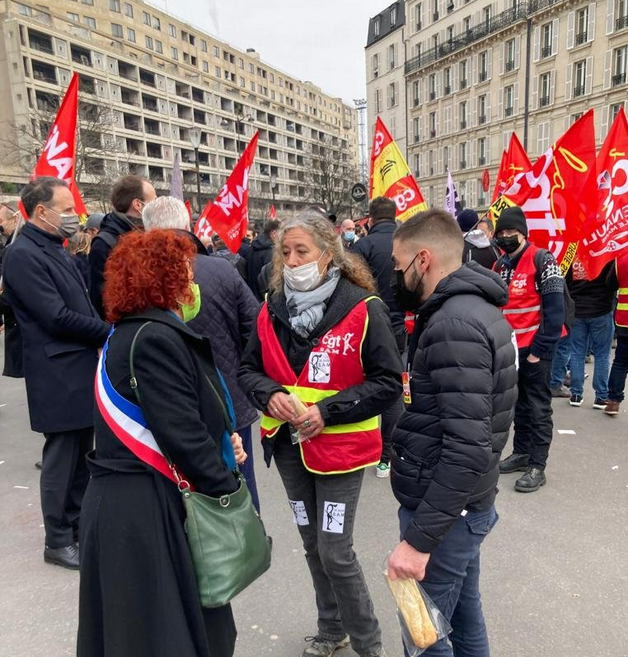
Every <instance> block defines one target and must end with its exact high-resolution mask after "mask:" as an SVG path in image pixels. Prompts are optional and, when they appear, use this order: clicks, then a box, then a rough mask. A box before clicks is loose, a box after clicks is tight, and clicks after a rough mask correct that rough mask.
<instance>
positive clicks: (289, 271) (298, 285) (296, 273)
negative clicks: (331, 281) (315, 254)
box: [283, 251, 325, 292]
mask: <svg viewBox="0 0 628 657" xmlns="http://www.w3.org/2000/svg"><path fill="white" fill-rule="evenodd" d="M324 253H325V251H323V253H321V255H320V258H319V259H318V260H315V261H314V262H308V263H307V264H306V265H301V266H300V267H288V265H284V266H283V277H284V280H285V281H286V283H287V285H288V287H291V288H292V289H293V290H297V291H298V292H309V291H310V290H313V289H314V288H315V287H318V285H319V284H320V282H321V279H322V278H323V274H321V273H320V272H319V271H318V263H319V261H320V259H321V258H322V257H323V254H324Z"/></svg>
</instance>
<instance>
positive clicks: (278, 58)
mask: <svg viewBox="0 0 628 657" xmlns="http://www.w3.org/2000/svg"><path fill="white" fill-rule="evenodd" d="M150 2H151V4H153V5H155V6H156V7H159V8H160V9H163V10H166V11H167V12H168V13H170V14H173V15H176V16H177V17H178V18H181V19H182V20H185V21H187V22H188V23H190V24H191V25H194V26H196V27H198V28H199V29H201V30H204V31H207V32H209V33H210V34H213V35H215V36H216V37H218V38H219V39H221V40H223V41H226V42H227V43H230V44H232V45H234V46H236V47H238V48H240V49H242V50H245V49H246V48H255V50H257V51H258V52H259V53H260V55H261V57H262V60H263V61H264V62H266V63H267V64H270V65H272V66H276V67H277V68H280V69H282V70H283V71H285V72H286V73H289V74H290V75H292V76H294V77H296V78H298V79H300V80H310V81H312V82H313V83H314V84H317V85H318V86H319V87H321V88H322V89H323V90H324V91H325V92H327V93H329V94H332V95H333V96H337V97H340V98H342V99H343V100H345V102H348V103H352V101H353V99H354V98H363V97H364V96H365V94H366V79H365V65H364V46H365V44H366V35H367V30H368V20H369V18H370V17H371V16H373V15H375V14H377V13H378V12H380V11H381V10H382V9H385V8H386V7H387V6H388V5H389V4H390V3H391V2H392V0H314V1H313V2H312V1H310V2H306V1H304V0H150Z"/></svg>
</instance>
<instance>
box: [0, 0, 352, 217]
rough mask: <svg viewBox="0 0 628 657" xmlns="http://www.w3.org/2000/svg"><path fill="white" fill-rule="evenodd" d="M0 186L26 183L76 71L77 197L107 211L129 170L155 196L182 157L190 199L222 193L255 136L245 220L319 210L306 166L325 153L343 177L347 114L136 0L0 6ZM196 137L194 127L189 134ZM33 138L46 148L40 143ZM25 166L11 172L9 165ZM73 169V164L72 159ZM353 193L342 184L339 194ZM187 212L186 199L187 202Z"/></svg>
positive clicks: (338, 104)
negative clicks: (116, 184)
mask: <svg viewBox="0 0 628 657" xmlns="http://www.w3.org/2000/svg"><path fill="white" fill-rule="evenodd" d="M0 18H1V19H2V29H1V30H0V84H2V92H3V93H2V99H1V100H0V126H1V130H2V133H3V134H4V135H5V136H6V138H5V139H2V138H0V182H1V183H2V185H3V186H4V188H5V191H6V189H7V188H9V187H11V185H12V184H13V186H18V185H19V184H21V183H23V182H24V181H25V180H26V179H27V177H28V171H29V170H30V169H31V168H32V166H33V164H34V161H35V159H34V157H35V155H36V153H32V151H33V150H34V149H33V145H34V146H35V150H36V148H40V147H41V145H40V141H41V143H42V144H43V139H45V134H46V132H47V130H48V127H49V124H50V117H51V116H54V113H55V111H56V108H57V107H58V104H59V98H60V96H61V95H62V94H63V91H64V90H65V88H66V87H67V85H68V83H69V81H70V78H71V75H72V73H73V72H74V71H76V72H77V73H78V74H79V79H80V83H79V89H80V91H79V94H80V96H79V98H80V108H79V118H80V126H81V130H80V131H79V133H80V134H79V143H78V151H79V155H78V157H77V166H79V165H80V171H79V175H80V180H79V186H80V187H81V189H82V190H83V193H84V195H86V196H87V198H88V199H89V198H98V192H99V188H102V190H100V191H102V195H103V202H104V200H105V198H106V197H107V195H108V191H109V189H110V187H111V184H112V183H113V181H114V180H115V179H116V178H117V177H118V176H120V175H123V174H125V173H127V172H130V173H136V174H138V175H142V176H146V177H147V178H148V179H149V180H150V181H151V182H152V183H153V184H154V185H155V187H156V188H157V189H158V190H159V191H160V192H162V193H165V192H166V191H167V190H168V189H169V187H170V179H171V173H172V166H173V161H174V158H175V156H176V155H178V156H179V158H180V161H181V168H182V172H183V180H184V188H185V191H186V196H188V197H189V198H191V199H195V200H196V202H197V203H198V200H199V199H197V198H196V196H197V193H196V192H197V170H196V152H195V148H194V145H193V141H194V137H195V135H194V132H198V130H200V136H199V139H200V144H198V145H197V149H196V150H197V152H198V165H199V174H200V187H201V195H202V202H203V203H204V202H205V201H206V200H207V199H208V198H209V197H210V196H212V195H214V194H215V193H216V192H217V191H218V189H219V188H220V187H221V186H222V184H224V181H225V179H226V177H227V176H228V175H229V173H230V171H231V170H232V169H233V167H234V165H235V163H236V161H237V158H238V157H239V154H241V153H242V152H243V151H244V148H245V147H246V144H247V143H248V141H249V140H250V138H251V137H252V136H253V133H254V132H255V130H257V129H258V130H259V133H260V134H259V147H258V152H257V156H256V159H255V168H254V170H253V172H252V176H251V186H250V205H251V215H252V217H253V218H262V217H263V216H265V213H266V212H267V210H268V206H269V203H270V202H274V203H275V205H276V207H277V209H278V210H279V212H280V214H281V212H284V213H290V212H293V211H295V210H298V209H299V208H300V207H302V206H303V205H306V204H309V203H313V202H317V200H318V199H317V198H316V196H317V193H316V189H315V185H316V184H317V183H316V180H315V178H316V176H313V175H312V168H313V162H314V163H315V162H316V160H317V158H321V157H323V155H324V154H331V155H333V157H334V158H335V159H336V160H337V161H338V162H340V164H341V171H342V172H343V173H346V177H347V179H348V180H352V172H353V171H355V170H357V159H358V132H357V116H356V112H355V110H354V109H353V108H351V107H350V106H347V105H345V104H344V103H343V102H342V100H340V99H339V98H334V97H332V96H330V95H328V94H325V93H324V92H323V91H322V90H321V89H320V88H318V87H317V86H315V85H314V84H313V83H311V82H302V81H300V80H297V79H296V78H294V77H292V76H290V75H287V74H286V73H284V72H282V71H280V70H278V69H277V68H274V67H272V66H269V65H268V64H266V63H265V62H263V61H262V60H261V58H260V56H259V54H258V53H256V52H255V51H254V50H247V51H246V52H242V51H240V50H237V49H236V48H234V47H232V46H229V45H228V44H226V43H223V42H221V41H219V40H217V39H216V38H214V37H212V36H210V35H209V34H205V33H203V32H201V31H200V30H198V29H196V28H194V27H192V26H190V25H188V24H186V23H184V22H182V21H180V20H178V19H175V18H173V17H172V16H169V15H168V14H165V13H164V12H161V11H159V10H157V9H155V8H154V7H152V6H150V5H147V4H144V3H143V2H140V1H136V0H129V1H125V0H52V1H51V2H50V3H48V5H46V6H45V8H44V6H42V5H35V4H30V3H29V2H28V1H24V2H14V1H13V0H2V1H1V2H0ZM194 129H196V130H194ZM42 135H43V138H42ZM20 158H21V159H22V160H24V159H26V160H27V162H26V163H25V162H23V161H22V162H18V161H17V160H18V159H20ZM79 160H80V161H79ZM349 186H350V185H349ZM193 205H196V203H193Z"/></svg>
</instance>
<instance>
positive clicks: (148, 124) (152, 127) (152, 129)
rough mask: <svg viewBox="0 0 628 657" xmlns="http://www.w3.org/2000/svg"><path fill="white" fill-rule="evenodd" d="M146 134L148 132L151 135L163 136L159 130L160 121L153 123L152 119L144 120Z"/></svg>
mask: <svg viewBox="0 0 628 657" xmlns="http://www.w3.org/2000/svg"><path fill="white" fill-rule="evenodd" d="M144 132H146V133H147V134H149V135H157V136H159V135H160V134H161V132H160V130H159V121H153V120H152V119H144Z"/></svg>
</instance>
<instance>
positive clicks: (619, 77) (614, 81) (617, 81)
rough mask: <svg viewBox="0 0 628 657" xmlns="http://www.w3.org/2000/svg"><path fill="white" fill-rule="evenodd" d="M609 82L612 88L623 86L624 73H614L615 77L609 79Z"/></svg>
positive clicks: (624, 80)
mask: <svg viewBox="0 0 628 657" xmlns="http://www.w3.org/2000/svg"><path fill="white" fill-rule="evenodd" d="M611 82H612V84H613V86H614V87H617V86H619V85H620V84H625V82H626V72H625V71H624V72H623V73H615V75H613V77H612V78H611Z"/></svg>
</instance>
